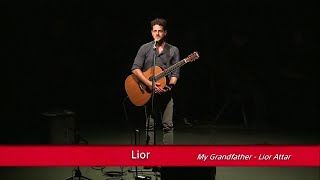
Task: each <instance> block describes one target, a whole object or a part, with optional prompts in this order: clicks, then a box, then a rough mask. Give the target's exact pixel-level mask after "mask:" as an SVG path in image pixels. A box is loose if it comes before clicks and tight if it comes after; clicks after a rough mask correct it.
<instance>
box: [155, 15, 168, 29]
mask: <svg viewBox="0 0 320 180" xmlns="http://www.w3.org/2000/svg"><path fill="white" fill-rule="evenodd" d="M154 25H159V26H162V27H163V30H167V21H166V20H165V19H162V18H156V19H154V20H152V21H151V29H152V28H153V26H154Z"/></svg>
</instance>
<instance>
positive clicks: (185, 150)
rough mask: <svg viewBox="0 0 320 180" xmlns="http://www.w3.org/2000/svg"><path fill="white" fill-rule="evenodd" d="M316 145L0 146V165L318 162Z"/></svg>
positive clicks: (174, 164) (260, 164) (232, 164)
mask: <svg viewBox="0 0 320 180" xmlns="http://www.w3.org/2000/svg"><path fill="white" fill-rule="evenodd" d="M319 162H320V146H319V145H312V146H276V145H274V146H273V145H268V146H263V145H262V146H257V145H252V146H242V145H239V146H238V145H233V146H230V145H226V146H209V145H202V146H161V145H160V146H158V145H157V146H125V145H124V146H106V145H104V146H96V145H75V146H70V145H62V146H50V145H48V146H20V145H19V146H12V145H8V146H0V166H319V165H320V163H319Z"/></svg>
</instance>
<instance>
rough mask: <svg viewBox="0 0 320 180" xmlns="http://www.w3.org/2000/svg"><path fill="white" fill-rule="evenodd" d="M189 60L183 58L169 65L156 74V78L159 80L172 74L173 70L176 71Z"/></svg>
mask: <svg viewBox="0 0 320 180" xmlns="http://www.w3.org/2000/svg"><path fill="white" fill-rule="evenodd" d="M187 62H188V61H187V60H186V59H183V60H181V61H179V62H177V63H176V64H174V65H172V66H170V67H168V68H167V69H165V70H164V71H162V72H161V73H159V74H157V75H156V76H155V80H156V81H158V80H159V79H161V78H163V77H165V76H167V75H168V74H170V73H171V72H173V71H175V70H176V69H178V68H180V67H181V66H183V65H185V64H187Z"/></svg>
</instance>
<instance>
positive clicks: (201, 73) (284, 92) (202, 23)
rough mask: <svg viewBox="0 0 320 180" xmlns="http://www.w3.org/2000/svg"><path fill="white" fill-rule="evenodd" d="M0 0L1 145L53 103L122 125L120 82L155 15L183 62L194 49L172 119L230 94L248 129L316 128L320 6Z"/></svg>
mask: <svg viewBox="0 0 320 180" xmlns="http://www.w3.org/2000/svg"><path fill="white" fill-rule="evenodd" d="M128 3H129V2H128ZM1 4H2V5H1V12H2V14H3V15H2V16H1V19H2V21H1V22H2V39H3V40H4V41H2V42H4V46H3V47H2V50H3V52H2V53H1V54H2V57H3V58H2V59H3V60H2V63H3V66H2V67H4V68H3V69H4V70H3V72H4V77H5V78H4V81H2V82H3V83H2V89H3V90H4V91H3V93H2V96H3V98H2V102H3V104H4V107H3V113H2V117H1V119H2V122H3V125H2V126H1V128H2V134H3V137H4V138H3V139H2V141H3V142H7V141H9V140H7V137H11V136H21V135H22V136H23V135H25V134H29V133H31V132H35V131H39V129H42V127H43V124H45V123H46V122H45V121H43V115H42V113H43V112H48V111H54V110H57V109H69V110H72V111H74V112H76V113H77V115H78V117H79V121H80V123H84V124H87V123H91V122H92V123H101V124H102V125H108V123H111V124H113V125H117V124H119V122H122V121H124V112H123V108H122V102H123V99H124V98H125V97H126V93H125V90H124V80H125V78H126V77H127V76H128V75H129V74H130V67H131V65H132V62H133V59H134V57H135V55H136V52H137V50H138V48H139V47H140V45H141V44H143V43H145V42H148V41H150V40H151V34H150V23H149V22H150V20H152V19H154V18H155V17H163V18H165V19H167V20H168V26H169V29H168V41H169V42H170V43H172V44H174V45H176V46H178V47H179V49H180V53H181V58H184V57H186V56H188V55H189V54H190V53H191V52H193V51H198V52H199V54H200V59H199V60H197V61H195V62H192V63H191V64H187V65H186V66H184V67H183V69H181V75H182V76H181V79H180V80H179V84H178V85H177V87H176V93H175V94H176V99H177V100H176V116H177V119H179V117H181V116H193V118H197V119H199V120H200V121H205V120H210V118H211V119H212V117H214V116H215V115H216V114H217V113H218V112H219V111H220V108H221V107H222V105H223V104H224V103H225V102H226V100H227V99H228V98H229V97H236V98H233V100H232V102H233V103H234V104H235V103H237V102H238V101H239V99H240V101H241V102H242V103H245V104H246V111H247V113H248V115H249V120H250V121H249V124H250V126H253V127H255V126H256V127H259V126H260V127H261V126H266V127H275V128H277V127H279V128H285V127H292V128H317V127H318V126H317V125H318V119H319V115H318V107H319V93H318V92H319V73H318V68H319V67H318V65H319V63H318V61H319V55H318V50H319V28H318V27H317V22H318V20H319V12H320V11H319V9H318V5H319V4H316V3H313V4H312V3H307V2H305V3H303V2H300V3H295V2H283V3H281V2H278V1H277V2H272V1H259V2H255V1H254V2H249V1H233V0H230V1H215V2H210V3H209V2H201V3H200V2H197V3H192V4H190V3H181V4H177V5H171V4H166V2H162V3H160V4H159V5H156V7H154V6H155V5H152V6H150V7H149V8H147V7H142V4H137V3H132V4H126V3H125V2H113V3H111V2H108V1H103V2H102V1H95V2H91V1H71V2H70V1H57V0H49V1H10V2H2V3H1ZM148 4H150V2H148V3H147V4H146V5H148ZM236 110H237V107H233V108H231V110H229V114H232V113H235V111H236ZM229 118H232V117H229Z"/></svg>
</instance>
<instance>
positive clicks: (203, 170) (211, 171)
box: [160, 167, 216, 180]
mask: <svg viewBox="0 0 320 180" xmlns="http://www.w3.org/2000/svg"><path fill="white" fill-rule="evenodd" d="M160 173H161V180H177V179H183V180H186V179H190V180H198V179H199V180H215V177H216V167H161V170H160Z"/></svg>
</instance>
